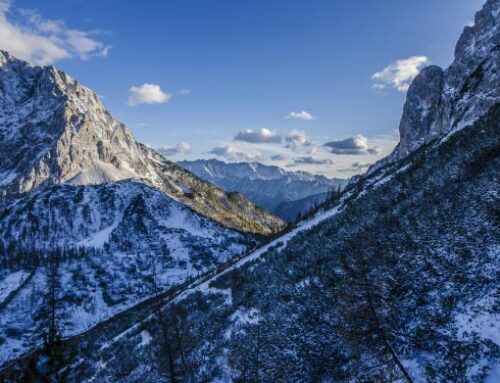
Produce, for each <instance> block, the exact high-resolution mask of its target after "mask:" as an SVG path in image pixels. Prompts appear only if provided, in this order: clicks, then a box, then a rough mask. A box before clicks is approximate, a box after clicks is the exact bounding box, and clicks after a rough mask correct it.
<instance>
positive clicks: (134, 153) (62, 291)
mask: <svg viewBox="0 0 500 383" xmlns="http://www.w3.org/2000/svg"><path fill="white" fill-rule="evenodd" d="M0 104H1V108H0V190H1V194H0V232H1V234H0V364H1V365H3V364H5V363H6V362H8V361H10V360H12V359H15V358H16V357H18V356H19V355H21V354H23V353H26V352H30V350H34V349H37V348H39V347H40V346H42V345H44V344H46V343H47V342H49V343H53V342H54V341H55V339H56V338H57V339H59V338H60V337H67V336H71V335H76V334H81V333H82V332H84V331H87V330H88V329H90V328H92V327H94V326H96V325H98V324H99V323H101V322H103V321H105V320H107V319H109V318H110V317H113V316H114V315H115V314H117V313H122V312H124V311H125V310H127V309H128V308H130V307H131V306H134V305H136V304H138V303H140V302H143V301H145V300H147V299H151V298H152V297H154V296H155V295H156V294H157V292H158V291H166V290H168V289H170V288H173V287H175V286H178V285H180V284H182V283H185V282H186V281H187V280H188V279H190V278H193V277H195V276H196V275H198V274H201V273H203V272H205V271H207V270H211V269H214V268H215V267H217V266H218V265H220V264H222V263H224V262H228V261H230V260H231V259H233V258H235V257H238V256H240V255H241V254H242V253H244V252H245V251H247V250H248V249H249V248H251V247H253V246H255V245H256V244H257V243H259V242H260V241H261V240H263V239H264V238H265V237H267V236H270V235H273V234H275V233H276V232H279V231H280V230H282V229H283V228H284V227H285V223H284V222H283V221H281V220H280V219H279V218H277V217H275V216H273V215H271V214H270V213H268V212H267V211H266V210H264V209H261V208H259V207H257V206H255V205H254V204H253V203H252V202H250V201H249V200H247V199H246V198H245V197H243V195H242V194H241V193H225V192H224V191H222V190H221V189H220V188H217V187H215V186H213V185H212V184H210V183H208V182H206V181H204V180H202V179H200V178H198V177H197V176H195V175H194V174H192V173H190V172H188V171H186V170H184V169H183V168H180V167H179V166H177V165H175V164H174V163H172V162H169V161H167V160H166V159H165V158H164V157H163V156H161V155H160V154H158V153H156V152H155V151H153V150H152V149H150V148H148V147H146V146H144V145H142V144H140V143H137V142H136V141H135V139H134V137H133V136H132V134H131V133H130V131H129V130H128V129H127V128H126V127H125V126H124V125H123V124H121V123H119V122H118V121H116V120H115V119H113V117H112V116H111V115H110V114H109V113H108V112H107V111H106V110H105V109H104V107H103V106H102V104H101V103H100V101H99V99H98V97H97V95H96V94H95V93H94V92H92V91H91V90H89V89H88V88H85V87H83V86H81V85H80V84H79V83H78V82H77V81H76V80H74V79H72V78H71V77H69V76H68V75H66V74H65V73H63V72H60V71H58V70H57V69H55V68H54V67H38V66H32V65H30V64H28V63H27V62H24V61H21V60H18V59H16V58H14V57H13V56H11V55H10V54H9V53H7V52H5V51H0ZM56 295H57V297H58V299H57V302H58V304H57V310H56V306H55V302H56V299H55V297H56ZM59 298H61V299H59ZM63 302H64V303H63ZM56 311H57V313H56ZM0 380H1V379H0Z"/></svg>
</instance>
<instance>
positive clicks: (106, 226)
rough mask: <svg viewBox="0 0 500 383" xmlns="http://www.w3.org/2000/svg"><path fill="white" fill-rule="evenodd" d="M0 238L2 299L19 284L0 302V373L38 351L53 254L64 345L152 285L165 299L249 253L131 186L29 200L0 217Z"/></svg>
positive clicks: (180, 208) (158, 196) (238, 241)
mask: <svg viewBox="0 0 500 383" xmlns="http://www.w3.org/2000/svg"><path fill="white" fill-rule="evenodd" d="M0 238H2V240H0V254H1V255H2V256H1V258H0V265H1V267H0V270H1V271H0V291H1V290H2V288H4V289H8V288H9V286H12V284H13V281H15V282H16V283H17V285H15V286H14V287H13V288H11V289H10V290H11V291H10V292H9V294H10V293H12V296H10V297H9V294H5V295H4V297H3V300H0V340H2V351H3V352H2V353H0V363H2V362H5V360H8V359H11V358H13V357H15V356H16V355H18V354H19V353H21V352H25V351H27V350H29V349H31V348H33V347H34V346H36V345H40V344H41V342H42V338H41V334H40V327H41V326H43V315H44V314H43V313H44V309H45V307H44V305H45V304H46V300H44V296H45V294H46V292H47V290H46V288H47V266H46V265H47V262H48V261H50V259H51V258H52V257H54V254H55V255H56V256H57V257H58V274H59V281H58V286H59V287H58V295H59V296H60V299H61V303H60V306H59V308H58V316H59V317H60V318H63V319H62V320H61V324H60V326H59V328H58V331H59V332H60V335H61V336H69V335H75V334H79V333H81V332H83V331H86V330H88V329H89V328H91V327H92V326H94V325H96V324H98V323H99V322H101V321H103V320H106V319H107V318H108V317H110V316H112V315H114V314H116V313H118V312H120V311H123V310H125V309H126V308H128V307H129V306H132V305H134V304H136V303H137V302H140V301H142V300H145V299H147V298H151V297H152V296H154V294H155V286H154V285H153V278H155V279H156V283H157V286H156V288H158V289H159V290H160V291H164V290H168V289H169V288H172V287H173V286H176V285H178V284H181V283H183V282H185V281H186V280H187V279H188V278H190V277H193V276H195V275H197V274H200V273H202V272H205V271H207V270H210V269H213V268H214V267H216V266H217V265H219V264H221V263H223V262H226V261H228V260H230V259H231V258H233V257H235V256H237V255H239V254H241V253H243V252H244V251H245V250H246V249H247V248H248V247H250V246H253V245H254V244H255V243H256V241H255V240H253V239H252V238H251V237H249V236H247V235H243V234H239V233H237V232H235V231H232V230H230V229H227V228H225V227H223V226H221V225H219V224H217V223H215V222H213V221H211V220H210V219H208V218H206V217H204V216H202V215H199V214H197V213H194V212H193V211H192V210H191V209H189V208H188V207H186V206H184V205H183V204H181V203H178V202H176V201H174V200H172V199H171V198H169V197H167V196H166V195H165V194H164V193H163V192H161V191H159V190H157V189H154V188H152V187H150V186H148V185H146V184H144V183H139V182H135V181H120V182H116V183H106V184H101V185H87V186H73V185H60V186H54V187H51V188H46V189H44V190H41V191H37V192H34V193H30V194H28V195H27V196H26V197H24V198H21V199H19V200H18V201H17V202H16V203H15V204H13V205H11V206H10V207H9V208H8V209H6V210H4V211H3V212H2V214H1V219H0ZM0 296H1V295H0ZM7 299H9V301H8V302H6V300H7ZM14 330H15V331H16V332H15V334H14Z"/></svg>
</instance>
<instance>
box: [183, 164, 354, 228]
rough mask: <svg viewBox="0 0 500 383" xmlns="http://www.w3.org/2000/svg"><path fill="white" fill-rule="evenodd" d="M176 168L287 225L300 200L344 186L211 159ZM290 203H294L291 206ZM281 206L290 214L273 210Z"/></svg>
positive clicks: (340, 182) (317, 177)
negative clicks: (236, 193)
mask: <svg viewBox="0 0 500 383" xmlns="http://www.w3.org/2000/svg"><path fill="white" fill-rule="evenodd" d="M178 165H180V166H182V167H183V168H186V169H187V170H189V171H191V172H193V173H194V174H196V175H197V176H198V177H200V178H203V179H204V180H207V181H210V182H212V183H213V184H214V185H217V186H219V187H221V188H222V189H224V190H226V191H239V192H241V193H243V194H244V195H245V196H247V197H248V198H249V199H251V200H252V201H253V202H254V203H255V204H257V205H258V206H261V207H263V208H265V209H267V210H269V211H270V212H272V213H275V214H276V215H278V216H279V217H280V218H282V219H284V220H285V221H289V222H290V221H293V220H294V218H295V217H296V215H297V213H298V212H299V211H300V210H301V209H300V206H299V205H301V203H300V200H303V199H305V198H306V197H311V196H313V195H316V196H319V195H321V194H324V195H325V196H326V193H328V192H329V191H330V190H337V189H341V188H343V187H344V186H345V184H346V182H347V181H346V180H342V179H336V178H334V179H330V178H326V177H324V176H320V175H315V174H311V173H307V172H303V171H299V172H287V171H285V170H283V169H281V168H279V167H277V166H268V165H263V164H260V163H258V162H240V163H225V162H223V161H218V160H215V159H211V160H196V161H180V162H178ZM315 200H317V201H319V200H320V198H316V199H315ZM294 201H297V203H296V204H293V202H294ZM308 201H310V200H308ZM304 202H306V201H304ZM282 203H290V207H292V210H293V212H288V211H284V210H283V209H280V210H276V209H277V208H278V206H279V205H280V204H282ZM306 205H307V203H306ZM283 206H285V205H283Z"/></svg>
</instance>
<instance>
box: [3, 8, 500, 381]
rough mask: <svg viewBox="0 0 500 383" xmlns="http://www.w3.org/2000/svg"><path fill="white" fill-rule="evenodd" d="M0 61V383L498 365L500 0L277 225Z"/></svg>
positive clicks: (260, 172) (35, 73)
mask: <svg viewBox="0 0 500 383" xmlns="http://www.w3.org/2000/svg"><path fill="white" fill-rule="evenodd" d="M2 57H3V61H0V63H1V66H0V81H1V82H0V91H1V93H0V97H1V98H0V102H1V103H2V105H3V107H2V108H1V109H0V113H1V114H0V133H1V136H0V149H1V150H0V156H2V157H1V162H0V164H2V166H3V167H2V170H1V171H2V178H1V179H3V187H4V191H5V193H4V197H3V198H4V200H5V201H4V202H3V208H2V210H0V244H1V245H0V255H1V257H0V347H1V348H0V381H2V382H8V383H11V382H12V383H13V382H19V381H21V382H38V381H41V382H43V381H66V382H130V383H132V382H147V383H153V382H163V381H166V382H177V383H191V382H192V383H194V382H224V383H225V382H342V383H347V382H349V383H367V382H388V383H451V382H453V383H455V382H460V383H494V382H498V381H499V377H500V339H499V334H500V322H499V319H498V318H499V316H500V305H499V290H498V288H499V283H498V281H499V280H500V262H499V259H500V235H499V233H500V194H499V190H500V175H499V169H500V70H499V69H500V68H499V65H500V0H487V1H486V3H485V5H484V6H483V8H482V10H481V11H480V12H478V13H477V14H476V17H475V20H474V25H473V26H471V27H469V26H468V27H465V30H464V32H463V33H462V35H461V37H460V39H459V41H458V44H457V47H456V50H455V57H454V60H453V63H452V64H451V65H450V66H449V67H448V68H447V69H446V70H444V71H443V70H442V69H440V68H438V67H435V66H431V67H428V68H426V69H424V70H423V71H422V72H421V73H420V74H419V75H418V76H417V77H416V78H415V80H414V81H413V83H412V85H411V86H410V88H409V90H408V93H407V100H406V103H405V106H404V110H403V113H402V118H401V123H400V143H399V145H398V147H396V149H395V150H394V152H393V153H392V154H391V155H390V156H388V157H387V158H385V159H383V160H381V161H379V162H378V163H376V164H374V165H373V166H372V167H371V168H370V169H369V170H368V172H367V173H366V174H364V175H361V176H357V177H353V178H352V179H351V180H350V181H349V182H348V184H347V185H346V186H345V187H344V189H343V191H342V193H341V194H340V195H338V196H337V197H336V198H335V199H333V200H331V201H329V204H328V205H325V207H324V208H323V209H322V210H319V211H317V212H316V214H315V215H314V216H312V217H309V218H307V219H304V220H302V221H300V222H297V223H296V224H294V225H289V226H288V228H287V230H286V232H281V233H278V232H277V231H278V230H281V229H282V228H283V226H284V223H283V222H282V221H281V220H279V219H277V218H276V217H274V216H272V215H271V214H270V213H267V212H266V211H262V210H261V209H259V208H257V207H255V206H254V205H253V204H252V203H251V202H249V201H247V200H246V199H245V198H244V197H243V196H242V195H241V194H237V195H238V198H236V199H235V200H234V199H231V195H232V194H230V193H227V192H223V191H222V190H221V189H219V188H217V187H215V186H212V185H211V184H210V183H208V182H207V181H202V180H201V179H200V178H199V177H198V176H195V175H194V174H192V173H191V171H187V170H184V169H182V168H181V167H180V166H177V165H174V164H172V163H170V162H168V161H166V160H165V159H164V158H163V157H161V156H160V155H158V154H156V153H155V152H154V151H151V150H150V149H148V148H146V147H143V146H141V145H140V144H137V143H135V141H132V140H133V139H132V138H131V136H129V135H128V134H127V133H126V131H124V130H123V128H121V127H117V126H115V125H113V122H112V121H114V120H103V119H104V118H107V117H106V116H108V117H109V115H107V114H106V113H105V112H102V113H101V112H99V111H98V110H96V109H95V108H94V107H96V105H98V104H96V102H97V101H96V102H92V103H91V104H92V105H94V107H92V108H90V109H88V106H86V103H85V102H84V101H83V100H86V99H87V98H88V97H86V96H85V95H86V94H87V93H86V92H87V91H86V90H84V89H80V88H79V86H78V85H76V84H75V83H73V82H72V81H70V80H67V79H66V80H64V81H63V79H64V75H63V74H61V73H60V72H57V71H55V70H54V69H53V68H52V69H51V68H49V69H41V68H35V67H33V68H31V67H29V68H31V69H26V68H28V66H27V64H25V63H22V62H19V61H17V60H15V59H13V58H11V57H10V56H8V55H6V54H3V56H0V59H1V58H2ZM44 71H47V72H48V73H47V74H46V75H43V74H42V72H43V73H45V72H44ZM56 74H57V78H56V77H54V76H56ZM45 76H48V77H49V80H45V78H46V77H45ZM42 79H43V81H42ZM59 81H62V82H63V83H64V84H65V87H66V88H67V89H68V90H67V91H68V92H70V93H71V94H72V95H73V96H72V97H73V98H72V99H71V97H70V98H69V99H68V98H66V97H67V96H65V95H64V94H65V92H66V90H61V89H60V88H61V85H57V83H58V82H59ZM23 84H31V85H29V86H28V85H26V86H25V85H23ZM13 89H15V90H16V91H13ZM60 96H61V97H62V98H61V99H60V102H57V100H59V98H58V97H60ZM79 97H83V100H82V101H81V102H80V101H78V100H79ZM61 100H62V101H61ZM57 105H59V107H55V106H57ZM66 105H69V106H70V107H69V109H68V108H67V107H66ZM54 107H55V109H54ZM85 108H87V109H85ZM44 110H46V111H47V113H46V114H45V113H44V112H43V111H44ZM16 113H17V115H16V116H17V117H16V116H15V114H16ZM103 113H104V114H103ZM108 122H109V123H110V124H111V126H108V125H107V124H108ZM113 126H115V127H116V129H115V128H113ZM96 127H103V128H105V129H104V132H106V131H107V129H110V132H109V133H105V137H108V138H107V139H106V141H105V142H104V141H102V139H101V138H100V137H101V136H98V135H97V133H96V130H95V128H96ZM80 132H81V134H82V136H81V137H80ZM75 136H78V137H80V139H79V140H77V141H75V138H76V137H75ZM84 142H85V143H86V144H83V143H84ZM125 147H126V148H127V152H128V151H130V150H131V151H132V153H133V154H134V155H137V158H135V157H134V158H131V159H129V158H128V157H127V156H126V155H125V154H124V153H123V152H121V151H120V148H125ZM44 148H46V149H44ZM6 150H8V151H9V154H10V155H9V154H5V151H6ZM18 150H20V151H21V153H24V154H23V155H21V154H19V153H18ZM76 159H78V161H76ZM86 159H88V162H86ZM196 164H197V166H198V167H199V169H198V170H197V171H198V172H200V173H201V172H205V173H206V174H205V175H204V177H205V178H209V176H210V177H214V179H222V180H226V179H229V178H230V176H231V173H232V172H234V173H237V174H238V176H239V178H238V177H236V178H238V179H240V180H245V182H243V183H242V184H244V185H247V184H248V185H250V184H252V183H253V182H256V183H257V184H259V182H262V185H267V184H265V182H269V184H268V185H272V183H273V182H277V185H283V186H282V187H283V190H285V191H286V189H287V188H286V184H287V183H286V181H285V180H286V179H287V177H290V181H289V183H290V184H294V185H295V182H299V183H300V182H316V181H315V180H316V178H315V176H311V175H307V174H302V173H299V175H297V176H296V177H298V178H297V179H293V177H294V176H292V175H287V174H286V172H284V173H283V171H282V170H280V169H276V168H271V169H269V168H268V167H260V166H258V165H255V164H243V165H241V164H236V165H234V166H235V168H234V169H232V168H231V165H227V164H219V162H208V165H207V166H205V164H204V163H203V161H201V162H200V161H197V162H196ZM252 167H255V169H252ZM237 170H238V171H237ZM193 172H195V171H194V170H193ZM130 174H135V175H139V174H145V175H146V176H147V177H146V178H145V179H142V180H141V179H140V178H138V177H133V179H132V180H131V179H126V178H127V176H129V175H130ZM300 177H304V178H302V179H299V178H300ZM308 177H311V178H308ZM103 181H105V182H103ZM108 181H113V182H108ZM234 182H235V184H236V185H237V184H238V183H237V180H235V181H234ZM325 182H328V181H325ZM75 184H76V185H75ZM262 187H263V186H262ZM276 187H277V188H279V187H281V186H276ZM248 188H250V186H248ZM269 190H273V188H272V187H271V186H269ZM291 190H295V189H293V188H292V189H291ZM297 190H298V191H301V190H302V189H301V188H297ZM251 191H253V189H251ZM283 193H284V192H283ZM5 194H6V195H5ZM298 194H300V193H299V192H297V194H294V195H295V196H296V195H298ZM260 196H262V193H261V195H260ZM311 197H314V195H312V196H308V197H305V198H311ZM212 203H213V205H211V204H212ZM282 203H285V204H286V203H288V202H282ZM274 208H275V209H279V205H275V206H274ZM237 209H241V210H239V211H238V210H237ZM285 209H286V207H285ZM252 219H255V225H252V223H251V222H252ZM256 233H259V234H264V233H267V234H271V233H273V237H271V238H269V237H270V236H268V239H267V242H266V243H263V242H262V241H259V239H260V237H258V236H257V235H256Z"/></svg>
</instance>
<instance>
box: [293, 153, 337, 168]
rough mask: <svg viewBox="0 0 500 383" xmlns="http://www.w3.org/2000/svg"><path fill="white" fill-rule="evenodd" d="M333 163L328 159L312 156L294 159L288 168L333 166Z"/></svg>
mask: <svg viewBox="0 0 500 383" xmlns="http://www.w3.org/2000/svg"><path fill="white" fill-rule="evenodd" d="M333 164H334V162H333V161H332V160H331V159H329V158H316V157H313V156H305V157H298V158H296V159H295V160H294V161H293V163H292V164H290V165H288V166H289V167H290V166H297V165H333Z"/></svg>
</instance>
